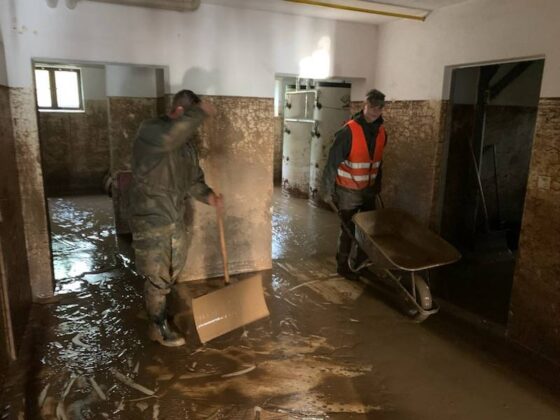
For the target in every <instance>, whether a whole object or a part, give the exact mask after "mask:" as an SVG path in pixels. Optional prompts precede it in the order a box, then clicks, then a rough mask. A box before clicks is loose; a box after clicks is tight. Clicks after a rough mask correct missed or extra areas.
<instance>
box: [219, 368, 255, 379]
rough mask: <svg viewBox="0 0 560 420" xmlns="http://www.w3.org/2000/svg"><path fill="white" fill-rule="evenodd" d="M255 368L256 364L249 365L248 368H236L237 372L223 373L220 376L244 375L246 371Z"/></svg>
mask: <svg viewBox="0 0 560 420" xmlns="http://www.w3.org/2000/svg"><path fill="white" fill-rule="evenodd" d="M256 368H257V366H256V365H251V366H249V367H248V368H245V369H242V370H238V371H237V372H232V373H225V374H223V375H222V378H231V377H234V376H240V375H245V374H246V373H249V372H251V371H253V370H255V369H256Z"/></svg>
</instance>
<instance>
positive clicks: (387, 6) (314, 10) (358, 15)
mask: <svg viewBox="0 0 560 420" xmlns="http://www.w3.org/2000/svg"><path fill="white" fill-rule="evenodd" d="M315 1H318V2H321V3H334V4H337V5H343V6H351V7H356V8H360V9H375V10H381V11H384V12H389V13H399V14H407V15H413V16H427V15H429V12H431V11H432V10H436V9H440V8H442V7H447V6H451V5H454V4H458V3H464V2H466V1H469V0H387V1H385V0H381V1H375V0H315ZM202 3H208V4H219V5H222V6H228V7H235V8H245V9H253V10H264V11H273V12H277V13H286V14H291V15H300V16H312V17H319V18H323V19H335V20H344V21H350V22H360V23H367V24H374V25H378V24H382V23H387V22H391V21H394V20H397V19H399V18H397V17H390V16H382V15H378V14H372V13H365V12H359V11H351V10H341V9H338V8H330V7H322V6H315V5H309V4H300V3H292V2H290V1H286V0H202Z"/></svg>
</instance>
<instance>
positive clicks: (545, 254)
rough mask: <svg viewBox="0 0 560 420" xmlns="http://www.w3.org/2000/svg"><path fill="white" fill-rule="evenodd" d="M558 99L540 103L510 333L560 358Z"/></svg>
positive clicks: (525, 342) (536, 349)
mask: <svg viewBox="0 0 560 420" xmlns="http://www.w3.org/2000/svg"><path fill="white" fill-rule="evenodd" d="M559 208H560V98H542V99H541V100H540V102H539V108H538V113H537V125H536V130H535V138H534V144H533V154H532V158H531V167H530V172H529V183H528V186H527V195H526V198H525V209H524V213H523V222H522V228H521V238H520V244H519V256H518V260H517V266H516V271H515V277H514V284H513V291H512V300H511V306H510V319H509V324H508V329H509V336H510V337H511V338H512V339H513V340H515V341H517V342H519V343H521V344H522V345H524V346H526V347H528V348H531V349H532V350H534V351H535V352H537V353H539V354H541V355H544V356H546V357H549V358H551V359H553V360H558V358H559V357H560V327H559V324H558V319H559V318H560V259H559V258H558V256H559V255H560V212H559V211H558V209H559Z"/></svg>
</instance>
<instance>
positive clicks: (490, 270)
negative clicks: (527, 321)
mask: <svg viewBox="0 0 560 420" xmlns="http://www.w3.org/2000/svg"><path fill="white" fill-rule="evenodd" d="M543 68H544V60H532V61H522V62H508V63H500V64H489V65H485V66H476V67H467V68H458V69H455V70H453V74H452V87H451V97H450V101H451V124H450V134H449V136H450V137H449V153H448V161H447V172H446V178H445V191H444V198H443V208H442V213H441V214H442V218H441V234H442V236H443V237H444V238H445V239H447V240H448V241H449V242H451V243H452V244H453V245H455V246H456V247H457V248H458V249H459V250H460V251H461V252H462V254H463V259H462V261H460V262H459V263H457V264H455V265H453V266H450V267H446V268H443V269H442V270H440V271H439V272H438V273H437V277H436V278H435V279H434V280H435V284H434V285H435V292H436V294H438V295H439V296H440V297H442V298H444V299H445V300H447V301H449V302H451V303H453V304H455V305H458V306H460V307H462V308H464V309H466V310H468V311H470V312H472V313H475V314H477V315H478V316H481V317H482V318H484V319H486V320H489V321H492V322H495V323H498V324H502V325H505V324H506V322H507V319H508V310H509V302H510V297H511V288H512V284H513V274H514V268H515V262H516V259H517V249H518V243H519V235H520V230H521V221H522V217H523V206H524V201H525V192H526V188H527V181H528V175H529V165H530V160H531V151H532V143H533V134H534V130H535V123H536V117H537V105H538V100H539V95H540V86H541V79H542V73H543Z"/></svg>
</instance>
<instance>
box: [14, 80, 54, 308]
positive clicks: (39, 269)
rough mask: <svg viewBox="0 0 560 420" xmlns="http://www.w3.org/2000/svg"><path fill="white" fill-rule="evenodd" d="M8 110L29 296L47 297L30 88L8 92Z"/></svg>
mask: <svg viewBox="0 0 560 420" xmlns="http://www.w3.org/2000/svg"><path fill="white" fill-rule="evenodd" d="M10 106H11V114H12V121H13V133H14V139H15V146H16V147H15V151H16V162H17V167H18V173H19V174H18V175H19V186H20V194H21V203H22V213H23V222H24V223H23V224H24V232H25V246H26V249H27V260H28V267H29V278H30V283H31V289H32V294H33V297H34V298H42V297H49V296H51V295H52V293H53V280H52V277H53V276H52V264H51V252H50V248H49V233H48V224H47V212H46V205H45V196H44V189H43V174H42V170H41V156H40V149H39V132H38V127H37V115H36V108H35V94H34V91H33V88H11V89H10Z"/></svg>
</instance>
